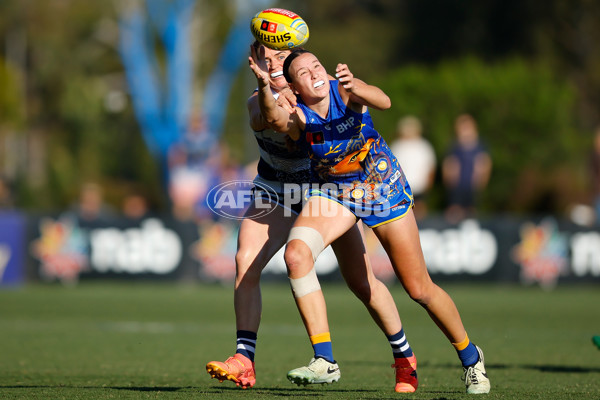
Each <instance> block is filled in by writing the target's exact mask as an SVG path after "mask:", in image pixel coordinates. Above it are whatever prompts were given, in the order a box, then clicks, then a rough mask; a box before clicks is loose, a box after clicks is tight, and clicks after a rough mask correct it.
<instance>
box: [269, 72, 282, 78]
mask: <svg viewBox="0 0 600 400" xmlns="http://www.w3.org/2000/svg"><path fill="white" fill-rule="evenodd" d="M281 75H283V71H277V72H273V73H272V74H271V78H273V79H275V78H279V77H280V76H281Z"/></svg>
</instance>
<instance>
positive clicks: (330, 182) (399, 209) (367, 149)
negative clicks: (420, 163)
mask: <svg viewBox="0 0 600 400" xmlns="http://www.w3.org/2000/svg"><path fill="white" fill-rule="evenodd" d="M329 93H330V103H329V111H328V113H327V117H326V118H322V117H321V116H319V115H318V114H317V113H316V112H314V111H312V110H311V109H310V108H308V107H307V106H306V105H305V104H304V103H302V101H301V100H299V101H298V107H300V109H302V111H303V112H304V115H305V116H306V128H305V130H304V132H303V137H302V138H303V139H304V140H305V141H306V143H307V144H308V145H309V146H310V149H309V154H310V160H311V169H312V172H313V174H314V176H313V179H314V180H316V181H317V182H319V183H320V184H321V185H320V187H319V188H313V189H311V190H309V192H308V195H309V196H322V197H327V198H329V199H332V200H335V201H336V202H338V203H340V204H342V205H344V206H345V207H347V208H349V209H350V210H351V211H352V212H353V213H354V214H355V215H356V216H357V217H359V218H361V219H362V220H363V222H364V223H365V224H366V225H367V226H370V227H376V226H378V225H381V224H384V223H386V222H390V221H392V220H395V219H398V218H401V217H402V216H404V214H406V212H408V210H409V209H410V207H411V206H412V204H413V196H412V192H411V189H410V185H409V184H408V182H407V181H406V177H405V176H404V173H403V172H402V168H401V167H400V164H399V163H398V160H397V159H396V157H394V155H393V153H392V151H391V150H390V149H389V147H388V145H387V144H386V142H385V140H384V139H383V138H382V137H381V135H380V134H379V132H377V131H376V130H375V129H374V126H373V121H372V119H371V115H370V114H369V112H368V111H366V112H365V113H363V114H361V113H357V112H355V111H353V110H351V109H350V108H348V107H347V106H346V104H345V103H344V102H343V101H342V98H341V96H340V93H339V90H338V81H337V80H332V81H330V90H329ZM302 138H301V139H302Z"/></svg>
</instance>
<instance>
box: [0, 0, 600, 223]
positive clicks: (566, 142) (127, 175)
mask: <svg viewBox="0 0 600 400" xmlns="http://www.w3.org/2000/svg"><path fill="white" fill-rule="evenodd" d="M198 3H199V7H197V9H196V10H195V11H194V19H195V20H198V21H201V22H202V25H201V26H202V29H201V30H197V31H194V33H193V34H192V41H193V43H192V45H193V51H192V56H193V57H194V60H195V65H194V71H193V72H194V82H193V84H192V85H193V86H194V89H195V92H196V93H202V88H204V87H205V85H206V82H207V79H208V77H209V75H210V74H211V72H212V71H213V68H214V66H215V65H216V63H217V55H218V54H219V51H220V50H221V47H222V46H223V44H224V42H225V38H226V37H227V33H228V31H229V29H230V28H231V26H232V24H233V19H234V13H233V4H234V2H233V1H232V2H211V1H207V0H198ZM127 4H128V2H105V1H96V2H79V1H75V0H61V1H58V0H47V1H39V0H19V1H17V0H8V1H3V2H0V38H1V42H0V174H3V175H6V176H8V178H9V179H10V181H11V182H12V183H13V189H14V191H15V195H16V200H17V205H18V206H19V207H21V208H25V209H32V210H34V209H44V210H49V209H50V210H52V209H61V208H63V207H65V206H66V205H68V204H69V203H70V202H71V201H72V200H73V199H74V198H75V197H76V196H77V191H78V187H79V185H80V184H81V183H82V182H83V181H87V180H95V181H98V182H100V183H102V184H103V186H104V187H105V188H106V195H107V199H108V201H112V202H118V201H119V199H120V196H122V194H123V193H124V192H125V188H126V187H127V185H128V184H130V183H131V182H134V183H136V185H138V187H140V186H141V187H142V188H144V192H145V193H146V194H147V196H148V197H149V198H150V199H151V202H152V204H153V205H154V206H155V207H158V208H161V207H164V206H165V204H164V201H163V199H164V197H163V193H162V187H161V185H160V181H159V178H160V171H159V168H158V167H157V165H156V162H155V159H154V158H153V157H152V156H151V155H150V153H149V152H148V150H147V147H146V146H145V144H144V141H143V138H142V134H141V129H140V127H139V125H138V123H137V121H136V118H135V115H134V112H133V108H132V106H131V102H130V100H129V88H128V84H127V81H126V79H125V73H124V67H123V63H122V61H121V58H120V55H119V52H118V45H117V43H118V39H119V28H118V18H119V15H120V12H121V11H122V9H121V8H120V7H124V6H126V5H127ZM276 5H277V6H281V7H285V8H290V9H292V10H294V11H296V12H298V13H299V14H300V15H302V17H303V18H304V19H305V20H306V21H307V22H308V23H309V26H310V29H311V40H310V41H309V43H308V47H309V48H310V49H311V50H313V51H314V52H315V53H317V54H319V56H320V57H321V58H322V59H323V60H324V63H325V64H326V67H327V68H328V69H332V68H335V65H336V64H337V63H338V62H345V63H347V64H349V65H350V66H351V67H352V69H353V72H354V73H355V75H357V76H358V77H361V78H364V79H365V80H368V81H371V82H374V83H377V84H379V85H381V86H382V87H383V88H385V90H386V91H387V92H388V93H389V94H390V96H391V97H392V101H393V109H392V111H387V112H386V113H374V118H376V119H377V120H378V122H377V124H378V126H379V127H381V130H382V131H383V132H382V133H383V134H384V135H386V134H392V132H393V129H394V126H395V122H396V120H397V119H398V118H399V117H401V116H402V115H404V114H409V113H410V114H416V115H418V116H420V117H421V119H422V120H423V122H424V124H425V129H426V135H428V137H430V138H431V140H432V142H434V144H435V146H436V150H437V151H438V153H439V154H440V155H441V154H442V152H443V151H444V149H445V146H446V145H447V143H448V142H449V140H450V138H451V132H452V121H453V119H454V117H455V116H456V115H457V114H458V113H462V112H470V113H471V114H473V115H474V116H475V117H476V118H477V120H478V122H479V125H480V131H481V135H482V138H483V139H484V140H485V141H486V142H488V143H489V145H490V150H491V152H492V156H493V158H494V173H493V178H492V179H493V182H492V184H491V185H490V186H489V189H488V192H487V195H486V198H485V203H484V206H485V209H486V210H489V211H510V212H515V211H517V212H535V211H545V212H546V211H551V212H560V211H562V210H563V208H564V207H565V204H567V203H568V202H570V201H575V200H578V199H581V198H583V197H584V196H585V191H586V189H587V187H586V183H585V162H586V160H585V157H582V152H585V151H586V150H587V149H589V148H591V137H592V132H593V129H594V127H595V126H596V125H597V124H598V123H600V111H599V110H600V97H599V96H600V53H599V52H598V51H597V50H596V49H595V47H594V46H596V44H595V42H594V40H593V38H595V37H599V36H600V4H599V3H597V2H593V1H587V0H575V1H570V2H564V1H560V0H551V1H549V2H544V3H543V4H541V3H540V2H537V1H534V0H523V1H518V0H505V1H500V0H492V1H487V2H480V1H476V0H468V1H458V0H450V1H449V0H428V1H413V0H405V1H396V0H373V1H368V2H365V1H358V0H346V1H336V0H318V1H317V0H307V1H292V0H289V1H285V0H282V1H279V2H276ZM196 27H198V25H196ZM159 60H160V51H159ZM252 89H253V83H252V80H251V79H249V74H248V71H246V70H245V69H243V68H242V70H241V73H239V74H238V75H237V77H236V78H235V82H233V91H232V95H231V99H230V101H229V106H228V109H227V114H226V115H227V118H226V119H225V121H224V125H223V135H224V137H225V139H226V140H227V141H228V143H229V144H230V146H231V147H232V153H233V154H234V155H235V156H236V157H237V158H238V159H239V161H241V162H246V161H249V160H250V159H251V158H253V157H255V156H256V155H257V152H256V151H255V149H254V147H255V145H254V143H252V141H248V140H246V139H245V138H247V137H249V130H248V128H247V121H246V118H247V117H246V112H245V108H244V107H245V100H246V98H247V96H248V94H249V93H250V91H251V90H252ZM202 101H203V99H201V98H198V97H195V98H193V99H192V102H193V104H194V105H199V104H201V103H202ZM386 129H387V132H386ZM389 138H390V137H389V136H388V139H389ZM588 142H589V143H588ZM246 145H247V146H246ZM564 193H567V194H569V193H570V194H571V196H567V197H569V198H566V197H561V196H563V195H564ZM440 196H441V193H438V194H437V195H436V196H434V198H433V200H432V201H433V203H434V206H439V205H440V204H441V199H440ZM557 196H558V197H557Z"/></svg>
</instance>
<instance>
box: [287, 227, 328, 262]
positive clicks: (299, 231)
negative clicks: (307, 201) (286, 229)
mask: <svg viewBox="0 0 600 400" xmlns="http://www.w3.org/2000/svg"><path fill="white" fill-rule="evenodd" d="M294 239H298V240H302V241H303V242H304V243H305V244H306V245H307V246H308V248H309V249H310V251H311V253H312V257H313V262H314V261H316V260H317V257H318V256H319V254H321V252H322V251H323V249H324V248H325V243H323V236H321V234H320V233H319V231H318V230H316V229H313V228H309V227H308V226H295V227H293V228H292V229H291V230H290V235H289V236H288V240H287V242H288V243H289V242H291V241H292V240H294Z"/></svg>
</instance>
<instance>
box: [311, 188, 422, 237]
mask: <svg viewBox="0 0 600 400" xmlns="http://www.w3.org/2000/svg"><path fill="white" fill-rule="evenodd" d="M373 186H375V189H376V190H373ZM399 189H400V190H394V191H393V192H388V193H386V191H385V190H382V189H381V186H380V185H372V184H370V185H362V184H361V185H343V186H340V187H337V186H335V185H332V184H325V185H322V186H321V187H318V188H315V187H312V188H309V189H308V191H307V192H306V197H307V198H309V197H313V196H319V197H323V198H326V199H329V200H332V201H335V202H336V203H338V204H340V205H342V206H344V207H346V208H347V209H348V210H350V211H351V212H352V213H353V214H354V215H355V216H356V218H360V219H361V220H362V222H363V223H364V224H365V225H367V226H368V227H369V228H376V227H378V226H380V225H383V224H386V223H388V222H392V221H395V220H397V219H400V218H402V217H404V216H405V215H406V213H408V211H409V210H410V208H411V207H413V206H414V199H413V194H412V190H411V189H410V186H409V185H408V183H407V184H406V185H404V186H401V187H400V188H399ZM372 197H375V198H372Z"/></svg>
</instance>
